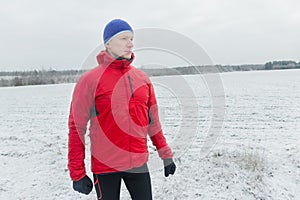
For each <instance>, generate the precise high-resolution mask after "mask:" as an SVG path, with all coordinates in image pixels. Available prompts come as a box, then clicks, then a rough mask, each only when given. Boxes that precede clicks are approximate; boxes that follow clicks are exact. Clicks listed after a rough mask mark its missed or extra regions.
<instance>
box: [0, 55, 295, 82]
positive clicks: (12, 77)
mask: <svg viewBox="0 0 300 200" xmlns="http://www.w3.org/2000/svg"><path fill="white" fill-rule="evenodd" d="M274 69H300V62H295V61H272V62H267V63H265V64H256V65H250V64H249V65H206V66H187V67H174V68H161V69H150V68H148V69H144V68H143V69H141V70H142V71H144V72H145V73H147V74H148V75H149V76H167V75H186V74H202V73H222V72H232V71H253V70H274ZM86 71H87V70H83V69H81V70H61V71H57V70H53V69H49V70H32V71H13V72H0V87H5V86H23V85H43V84H59V83H75V82H77V81H78V79H79V78H80V76H81V75H82V74H83V73H84V72H86Z"/></svg>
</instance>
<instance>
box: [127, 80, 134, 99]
mask: <svg viewBox="0 0 300 200" xmlns="http://www.w3.org/2000/svg"><path fill="white" fill-rule="evenodd" d="M127 78H128V82H129V86H130V92H131V98H134V94H133V88H132V82H131V77H130V76H128V77H127Z"/></svg>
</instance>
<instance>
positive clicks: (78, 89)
mask: <svg viewBox="0 0 300 200" xmlns="http://www.w3.org/2000/svg"><path fill="white" fill-rule="evenodd" d="M85 80H86V79H85V78H83V77H82V78H81V79H80V80H79V81H78V83H77V84H76V86H75V89H74V92H73V96H72V102H71V106H70V114H69V122H68V126H69V135H68V168H69V171H70V177H71V179H72V180H73V181H77V180H80V179H81V178H83V177H84V176H85V175H86V171H85V164H84V159H85V133H86V129H87V123H88V121H89V118H90V109H91V107H92V104H93V101H94V99H93V96H94V94H93V91H92V90H91V88H90V87H89V84H88V82H86V81H85Z"/></svg>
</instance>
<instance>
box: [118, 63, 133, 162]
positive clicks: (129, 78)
mask: <svg viewBox="0 0 300 200" xmlns="http://www.w3.org/2000/svg"><path fill="white" fill-rule="evenodd" d="M123 69H124V62H123V63H122V67H121V73H122V75H124V71H123ZM127 78H128V82H129V88H130V92H131V98H133V97H134V95H133V87H132V82H131V77H130V76H127ZM124 79H125V77H124ZM124 82H125V89H126V90H127V87H128V85H127V84H126V79H125V80H124ZM126 93H127V95H128V92H126ZM128 109H130V107H128ZM129 118H130V116H129ZM129 118H128V124H129V132H131V123H130V119H129ZM128 137H129V141H128V142H129V148H128V156H129V162H130V163H129V166H130V168H131V167H132V160H131V156H130V155H131V143H132V141H131V136H130V134H128Z"/></svg>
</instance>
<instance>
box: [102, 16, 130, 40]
mask: <svg viewBox="0 0 300 200" xmlns="http://www.w3.org/2000/svg"><path fill="white" fill-rule="evenodd" d="M127 31H129V32H132V33H133V30H132V28H131V26H130V25H129V24H128V23H127V22H125V21H124V20H121V19H114V20H112V21H110V22H109V23H108V24H107V25H106V26H105V28H104V32H103V40H104V44H106V43H107V42H108V41H110V40H111V39H112V38H113V37H115V36H117V35H119V34H120V33H122V32H127Z"/></svg>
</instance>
